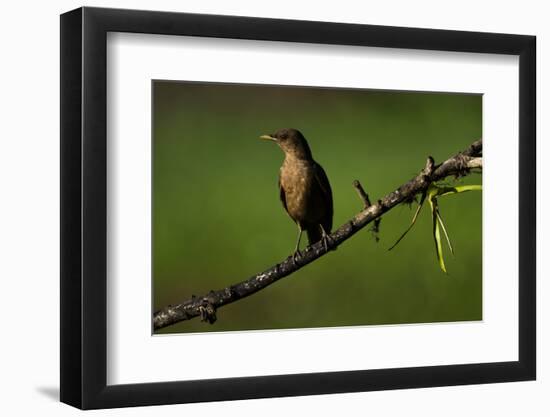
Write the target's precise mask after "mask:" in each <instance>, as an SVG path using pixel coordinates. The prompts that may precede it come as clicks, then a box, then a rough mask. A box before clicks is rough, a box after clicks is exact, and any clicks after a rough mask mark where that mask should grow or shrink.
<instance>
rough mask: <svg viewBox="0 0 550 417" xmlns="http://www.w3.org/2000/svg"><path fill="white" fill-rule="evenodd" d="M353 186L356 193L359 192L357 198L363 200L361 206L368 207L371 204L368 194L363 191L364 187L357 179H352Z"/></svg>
mask: <svg viewBox="0 0 550 417" xmlns="http://www.w3.org/2000/svg"><path fill="white" fill-rule="evenodd" d="M353 186H354V187H355V189H356V190H357V194H359V198H360V199H361V201H362V202H363V208H364V209H367V208H369V207H370V206H371V205H372V204H371V202H370V199H369V195H368V194H367V193H366V192H365V189H364V188H363V186H362V185H361V183H360V182H359V180H354V181H353Z"/></svg>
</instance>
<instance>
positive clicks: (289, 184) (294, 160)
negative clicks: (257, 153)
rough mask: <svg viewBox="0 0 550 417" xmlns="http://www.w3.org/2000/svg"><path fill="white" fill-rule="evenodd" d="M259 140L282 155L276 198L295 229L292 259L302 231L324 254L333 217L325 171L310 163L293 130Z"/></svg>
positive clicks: (296, 255)
mask: <svg viewBox="0 0 550 417" xmlns="http://www.w3.org/2000/svg"><path fill="white" fill-rule="evenodd" d="M260 138H261V139H267V140H272V141H274V142H275V143H277V145H279V147H280V148H281V149H282V150H283V152H284V153H285V159H284V162H283V165H282V166H281V171H280V174H279V195H280V198H281V202H282V203H283V207H284V208H285V210H286V212H287V213H288V215H289V216H290V218H291V219H292V220H294V222H295V223H296V225H297V226H298V230H299V233H298V241H297V242H296V248H295V249H294V255H293V258H294V260H296V258H299V257H300V239H301V238H302V232H303V231H306V233H307V237H308V240H309V244H310V245H312V244H313V243H315V242H318V241H320V240H322V241H323V244H324V245H325V249H326V250H327V251H328V248H329V244H330V243H331V242H330V237H329V236H328V234H329V233H330V231H331V229H332V215H333V207H332V190H331V188H330V183H329V181H328V178H327V175H326V174H325V171H324V170H323V168H322V167H321V165H319V164H318V163H317V162H315V161H314V159H313V156H312V155H311V150H310V148H309V145H308V143H307V141H306V138H305V137H304V135H302V134H301V133H300V132H299V131H298V130H296V129H279V130H278V131H277V132H275V133H273V134H270V135H263V136H260Z"/></svg>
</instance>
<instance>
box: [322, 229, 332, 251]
mask: <svg viewBox="0 0 550 417" xmlns="http://www.w3.org/2000/svg"><path fill="white" fill-rule="evenodd" d="M321 241H322V242H323V246H324V247H325V252H328V251H329V250H330V249H332V247H333V246H334V240H333V239H332V238H331V237H330V236H329V235H327V234H326V233H323V236H322V237H321Z"/></svg>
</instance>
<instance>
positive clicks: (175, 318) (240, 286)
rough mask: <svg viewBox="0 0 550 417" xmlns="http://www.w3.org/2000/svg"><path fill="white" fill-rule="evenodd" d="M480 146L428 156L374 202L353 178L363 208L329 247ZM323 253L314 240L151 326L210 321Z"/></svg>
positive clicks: (164, 312)
mask: <svg viewBox="0 0 550 417" xmlns="http://www.w3.org/2000/svg"><path fill="white" fill-rule="evenodd" d="M482 146H483V145H482V141H481V139H480V140H478V141H476V142H474V143H472V144H471V145H470V146H469V147H468V149H466V150H464V151H462V152H459V153H458V154H456V155H454V156H453V157H451V158H449V159H447V160H446V161H444V162H443V163H441V164H440V165H437V166H435V165H434V162H433V159H432V158H431V157H429V158H428V160H427V163H426V166H425V168H424V169H423V170H422V171H421V172H420V173H419V174H418V175H417V176H416V177H414V178H412V179H411V180H410V181H408V182H406V183H405V184H403V185H401V186H400V187H399V188H398V189H397V190H395V191H392V192H391V193H389V194H388V195H386V196H385V197H383V198H382V199H380V200H378V202H377V203H376V204H371V203H370V200H369V198H368V195H367V193H366V192H365V190H364V189H363V187H362V186H361V184H360V183H359V181H354V187H355V188H356V190H357V192H358V193H359V196H360V197H361V200H362V201H363V203H364V208H363V210H361V211H360V212H359V213H357V214H356V215H355V216H354V217H353V218H352V219H350V220H349V221H348V222H346V223H345V224H344V225H342V226H340V227H339V228H338V229H337V230H335V231H334V232H332V233H331V234H330V238H331V239H330V241H331V242H332V245H331V247H330V248H329V250H330V249H334V248H335V247H337V246H339V245H341V244H342V243H343V242H345V241H346V240H348V239H349V238H350V237H352V236H353V235H354V234H355V233H357V232H358V231H359V230H361V229H362V228H364V227H365V226H366V225H367V224H369V223H371V222H372V221H375V220H376V219H379V218H380V216H382V214H384V213H386V212H387V211H388V210H390V209H392V208H393V207H395V206H397V205H398V204H400V203H402V202H404V201H411V200H412V199H413V198H414V197H415V196H416V195H417V194H418V193H421V192H424V191H425V190H426V189H427V188H428V187H429V185H430V183H432V182H434V181H438V180H441V179H443V178H445V177H448V176H451V175H454V176H455V177H459V176H463V175H467V174H468V173H469V172H470V169H473V168H482V166H483V163H482ZM326 253H327V250H326V249H325V246H324V244H323V243H322V242H317V243H315V244H314V245H311V246H308V247H307V248H306V249H305V250H304V251H303V252H302V257H301V258H299V259H297V260H296V261H294V260H293V258H292V256H289V257H288V258H286V259H285V260H284V261H282V262H281V263H278V264H276V265H274V266H272V267H271V268H269V269H266V270H265V271H263V272H260V273H259V274H256V275H254V276H252V277H251V278H249V279H247V280H245V281H242V282H239V283H237V284H233V285H230V286H228V287H226V288H223V289H221V290H217V291H210V292H209V293H208V294H206V295H204V296H200V297H192V298H190V299H188V300H185V301H182V302H181V303H179V304H177V305H173V306H167V307H164V308H162V309H160V310H159V311H157V312H155V313H154V314H153V327H154V329H155V330H158V329H162V328H164V327H166V326H170V325H172V324H175V323H178V322H180V321H184V320H190V319H192V318H194V317H198V316H200V317H201V319H202V320H203V321H208V322H209V323H213V322H214V321H216V311H217V309H218V308H220V307H222V306H224V305H227V304H230V303H233V302H235V301H237V300H240V299H242V298H245V297H248V296H249V295H252V294H254V293H256V292H258V291H260V290H261V289H263V288H265V287H267V286H269V285H271V284H273V283H274V282H276V281H278V280H280V279H281V278H284V277H286V276H288V275H290V274H292V273H293V272H295V271H297V270H299V269H301V268H302V267H304V266H305V265H307V264H309V263H311V262H313V261H315V260H316V259H318V258H320V257H321V256H323V255H325V254H326Z"/></svg>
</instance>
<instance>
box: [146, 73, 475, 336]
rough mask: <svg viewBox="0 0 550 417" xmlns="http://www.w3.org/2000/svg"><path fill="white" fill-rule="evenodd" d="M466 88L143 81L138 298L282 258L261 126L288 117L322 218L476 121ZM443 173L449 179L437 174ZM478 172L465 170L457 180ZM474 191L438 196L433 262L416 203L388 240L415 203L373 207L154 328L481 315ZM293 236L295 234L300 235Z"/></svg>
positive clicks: (202, 289) (280, 222) (272, 149)
mask: <svg viewBox="0 0 550 417" xmlns="http://www.w3.org/2000/svg"><path fill="white" fill-rule="evenodd" d="M481 115H482V97H481V96H480V95H469V94H441V93H416V92H391V91H374V90H358V89H354V90H349V89H347V90H346V89H320V88H303V87H280V86H257V85H239V84H214V83H210V84H207V83H186V82H169V81H154V82H153V125H154V128H153V155H154V157H153V290H154V296H153V309H154V310H157V309H159V308H161V307H163V306H165V305H167V304H176V303H178V302H179V301H182V300H184V299H187V298H189V297H191V295H193V294H194V295H203V294H205V293H207V292H208V291H209V290H212V289H220V288H223V287H225V286H227V285H229V284H233V283H236V282H239V281H242V280H244V279H246V278H248V277H250V276H252V275H254V274H255V273H257V272H260V271H262V270H264V269H266V268H268V267H270V266H272V265H274V264H275V263H277V262H280V261H281V260H283V259H284V258H285V257H287V256H288V255H289V254H290V253H291V252H292V250H293V247H294V244H295V239H296V233H297V228H296V226H295V224H294V223H293V222H292V221H291V220H290V218H289V217H288V216H287V214H286V213H285V211H284V209H283V207H282V206H281V203H280V201H279V196H278V188H277V177H278V173H279V167H280V165H281V163H282V160H283V153H282V151H281V150H280V149H279V148H278V147H277V146H276V144H274V143H272V142H268V141H261V140H259V139H258V137H259V136H260V135H261V134H265V133H272V132H273V131H275V130H276V129H278V128H281V127H294V128H297V129H299V130H300V131H301V132H302V133H303V134H304V136H305V137H306V138H307V140H308V142H309V144H310V147H311V149H312V152H313V156H314V158H315V159H316V161H317V162H319V163H320V164H321V165H322V166H323V167H324V168H325V171H326V172H327V175H328V177H329V179H330V182H331V185H332V190H333V195H334V208H335V211H334V226H333V227H334V229H336V228H337V227H339V226H340V225H342V224H343V223H344V222H346V221H347V220H348V219H350V218H351V217H352V216H353V215H354V214H356V213H357V212H358V211H359V210H360V209H361V207H362V204H361V201H360V200H359V198H358V197H357V195H356V192H355V189H354V188H353V187H352V181H353V180H354V179H359V180H360V181H361V182H362V184H363V186H364V187H365V189H366V191H367V192H368V193H369V195H370V196H371V199H373V200H376V199H378V198H380V197H382V196H383V195H385V194H387V193H389V192H391V191H393V190H395V189H396V188H397V187H398V186H399V185H401V184H402V183H404V182H405V181H407V180H409V179H410V178H411V177H413V176H414V175H415V174H416V173H417V172H418V171H419V170H420V169H422V168H423V166H424V164H425V160H426V157H427V156H428V155H432V156H433V157H434V158H435V161H436V163H437V162H441V161H442V160H443V159H446V158H448V157H450V156H452V155H454V154H455V153H456V152H458V151H460V150H462V149H465V148H466V147H467V146H468V145H469V144H470V143H472V142H473V141H474V140H477V139H479V138H480V137H481V133H482V121H481ZM449 181H451V180H450V179H449ZM459 182H460V183H464V184H480V183H481V175H470V176H468V177H466V178H464V179H462V180H460V181H459ZM481 201H482V199H481V193H480V192H469V193H464V194H460V195H455V196H449V197H443V198H441V199H440V208H441V213H442V216H443V219H444V220H445V224H446V226H447V230H448V231H449V234H450V237H451V239H452V242H453V244H454V246H455V256H454V257H453V256H452V255H451V254H450V253H449V251H448V250H446V249H447V248H446V247H445V248H444V250H445V260H446V264H447V270H448V272H449V274H448V275H445V274H444V273H443V272H442V271H441V270H440V269H439V266H438V263H437V260H436V255H435V247H434V242H433V238H432V226H431V217H430V212H429V208H428V206H426V207H424V208H423V211H422V213H421V215H420V218H419V220H418V222H417V225H416V226H415V228H413V230H412V231H411V232H410V233H409V235H407V237H406V238H405V239H404V240H403V241H402V242H401V243H400V244H399V245H398V246H397V247H396V248H395V249H394V250H392V251H391V252H389V251H388V248H389V247H390V246H391V245H392V244H393V243H394V242H395V240H396V239H397V238H398V237H399V235H400V234H401V233H402V232H403V231H404V230H405V229H406V227H407V226H408V224H409V222H410V220H411V217H412V215H413V213H414V209H415V208H416V205H413V206H412V207H409V206H407V205H400V206H398V207H396V208H394V209H393V210H391V211H390V212H389V213H387V214H385V215H384V217H383V219H382V223H381V231H380V241H379V242H378V243H377V242H376V240H375V239H374V237H373V234H372V233H371V232H370V231H369V230H368V229H367V228H368V226H367V228H365V229H363V230H362V231H361V232H360V233H358V234H357V235H355V236H354V237H352V238H351V239H350V240H348V241H347V242H345V243H344V244H343V245H342V246H340V247H339V248H338V250H336V251H334V252H331V253H329V254H327V255H326V256H324V257H322V258H321V259H319V260H317V261H315V262H314V263H312V264H310V265H308V266H306V267H305V268H303V269H301V270H299V271H297V272H296V273H294V274H292V275H290V276H289V277H287V278H284V279H282V280H280V281H278V282H277V283H275V284H273V285H272V286H270V287H268V288H266V289H264V290H262V291H260V292H259V293H257V294H255V295H253V296H251V297H249V298H246V299H243V300H240V301H238V302H236V303H233V304H231V305H228V306H225V307H223V308H221V309H220V310H219V311H218V321H217V322H216V323H215V324H213V325H209V324H207V323H204V322H201V321H200V320H199V319H198V318H196V319H193V320H191V321H187V322H182V323H179V324H176V325H173V326H170V327H167V328H165V329H163V330H161V331H159V332H158V333H174V332H177V333H181V332H205V331H208V332H211V331H229V330H251V329H280V328H303V327H328V326H351V325H369V324H395V323H418V322H442V321H462V320H481V318H482V272H481V270H482V261H481V260H482V249H481V243H482V233H481V231H482V228H481V217H482V216H481V215H482V210H481V208H482V206H481ZM305 241H307V239H304V242H305Z"/></svg>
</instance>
